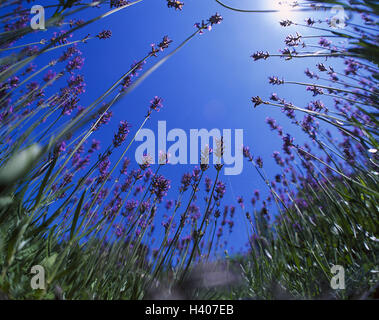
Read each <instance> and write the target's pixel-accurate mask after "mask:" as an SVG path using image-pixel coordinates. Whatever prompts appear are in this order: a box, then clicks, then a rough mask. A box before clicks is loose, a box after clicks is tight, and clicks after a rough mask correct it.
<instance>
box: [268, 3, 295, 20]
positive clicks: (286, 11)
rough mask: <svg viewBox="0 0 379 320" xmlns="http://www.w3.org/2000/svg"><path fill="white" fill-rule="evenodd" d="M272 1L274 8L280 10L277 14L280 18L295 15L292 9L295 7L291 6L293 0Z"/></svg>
mask: <svg viewBox="0 0 379 320" xmlns="http://www.w3.org/2000/svg"><path fill="white" fill-rule="evenodd" d="M272 2H273V5H272V7H273V9H275V10H279V12H278V13H277V15H278V17H279V18H280V19H289V18H290V17H291V16H292V15H293V12H291V9H293V7H292V6H291V4H292V3H293V1H286V0H272Z"/></svg>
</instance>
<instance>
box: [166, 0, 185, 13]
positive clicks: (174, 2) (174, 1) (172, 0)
mask: <svg viewBox="0 0 379 320" xmlns="http://www.w3.org/2000/svg"><path fill="white" fill-rule="evenodd" d="M183 6H184V2H182V1H178V0H167V7H168V8H175V10H180V11H181V10H182V9H183Z"/></svg>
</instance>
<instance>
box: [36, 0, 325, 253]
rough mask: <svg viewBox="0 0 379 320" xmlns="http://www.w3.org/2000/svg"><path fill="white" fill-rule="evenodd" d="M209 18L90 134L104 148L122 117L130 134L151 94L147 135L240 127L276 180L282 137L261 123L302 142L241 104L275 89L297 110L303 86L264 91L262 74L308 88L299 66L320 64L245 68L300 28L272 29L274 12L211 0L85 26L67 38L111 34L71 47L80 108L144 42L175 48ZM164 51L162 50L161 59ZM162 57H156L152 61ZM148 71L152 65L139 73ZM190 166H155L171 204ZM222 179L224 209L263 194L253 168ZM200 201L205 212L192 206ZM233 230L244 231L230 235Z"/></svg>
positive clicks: (159, 3) (262, 109)
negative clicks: (81, 60) (214, 19)
mask: <svg viewBox="0 0 379 320" xmlns="http://www.w3.org/2000/svg"><path fill="white" fill-rule="evenodd" d="M228 4H230V5H235V6H238V7H240V8H264V7H266V8H268V7H269V1H267V0H254V1H248V0H240V1H231V0H230V1H229V2H228ZM103 11H104V10H103V9H96V8H95V9H90V10H87V12H86V13H84V14H83V15H84V16H82V17H81V18H84V19H85V18H86V17H89V16H91V17H93V16H94V15H97V14H99V13H100V12H103ZM216 12H218V13H220V14H221V15H222V16H223V17H224V21H223V22H222V23H221V24H220V25H216V26H214V27H213V30H212V31H211V32H205V33H204V34H203V35H201V36H197V37H196V38H195V39H193V40H191V41H190V43H188V44H187V45H186V46H185V47H184V48H182V49H181V50H180V51H179V52H178V53H176V54H175V55H174V56H173V57H172V58H170V59H169V60H168V61H167V62H166V63H165V64H164V65H163V66H162V67H160V68H159V69H158V70H157V71H156V72H154V73H153V74H152V75H151V76H150V77H148V78H147V79H146V80H145V81H144V82H143V83H142V84H141V85H140V86H139V87H138V88H137V89H136V90H134V91H133V92H132V93H130V94H129V95H127V96H126V97H125V98H123V100H122V101H121V102H120V103H118V104H117V105H116V106H115V108H114V109H113V114H114V117H113V119H112V121H111V123H110V124H109V125H108V126H106V127H103V129H102V130H101V132H98V133H95V135H94V136H93V138H96V139H98V140H102V141H108V143H110V142H111V140H112V138H113V135H114V132H115V131H116V130H117V126H118V123H119V121H120V120H127V121H128V122H130V123H131V124H132V125H133V129H134V130H135V129H136V128H138V127H139V125H140V123H141V122H142V120H143V118H144V116H145V114H146V110H147V107H148V105H149V101H150V100H151V99H152V98H153V97H154V96H160V97H162V98H163V99H164V103H163V104H164V108H163V109H162V110H161V111H160V112H159V113H156V114H154V115H153V117H152V119H151V120H150V121H149V122H148V124H147V125H146V128H150V129H152V130H154V131H156V127H157V121H158V120H165V121H167V129H168V130H170V129H173V128H181V129H183V130H185V131H186V132H187V133H189V130H190V129H201V128H205V129H208V130H210V129H212V128H218V129H220V130H222V129H224V128H230V129H244V144H245V145H248V146H249V147H250V149H251V150H252V153H253V154H254V155H255V156H258V155H260V156H262V157H263V159H264V163H265V170H266V172H268V173H269V174H270V176H271V178H272V177H273V176H274V175H275V174H276V173H278V167H277V166H276V165H275V163H274V161H273V159H272V157H271V155H272V153H273V151H275V150H278V151H281V140H280V139H279V137H278V136H277V134H275V133H273V132H271V131H270V129H269V127H268V126H267V124H266V123H265V119H266V117H268V116H269V117H272V118H275V119H276V120H277V121H278V123H279V124H280V125H281V126H282V127H284V128H289V127H291V128H292V129H291V130H288V131H289V132H290V133H292V134H293V135H294V136H295V139H296V142H298V143H301V141H304V140H303V135H302V134H301V133H300V132H299V130H295V129H294V128H293V126H290V122H289V120H288V119H287V118H286V117H285V116H284V115H283V114H282V113H281V111H280V110H276V109H275V108H274V107H270V106H259V107H258V108H256V109H254V108H253V104H252V103H251V101H250V99H251V97H252V96H256V95H259V96H261V97H262V98H264V99H268V98H269V96H270V95H271V93H272V92H277V93H278V95H279V96H284V97H285V98H286V99H287V100H289V101H293V102H294V103H295V105H298V106H301V107H305V106H306V104H307V103H308V102H309V101H311V100H312V96H311V94H310V93H307V92H306V91H305V87H304V88H302V87H298V86H285V87H272V86H271V85H269V84H268V77H269V76H272V75H275V76H279V77H282V76H284V77H285V78H286V79H288V80H296V81H302V80H303V81H305V82H309V81H310V80H309V79H308V78H306V76H305V75H304V70H305V69H306V68H307V67H310V68H311V69H313V70H314V69H315V65H316V63H317V62H320V61H322V60H320V59H312V60H311V59H307V60H297V61H295V60H294V61H290V62H284V61H283V60H282V59H279V58H272V59H269V60H267V61H263V60H261V61H256V62H254V61H253V60H252V59H251V58H250V55H251V54H252V53H254V52H256V51H258V50H263V51H269V52H271V53H278V50H279V49H282V48H284V47H285V45H284V42H283V40H284V38H285V36H286V35H288V34H289V33H295V30H299V29H294V28H282V27H280V26H279V23H278V21H279V20H281V19H282V18H283V16H282V15H281V14H247V13H237V12H232V11H228V10H226V9H224V8H222V7H220V5H218V4H217V3H216V2H215V1H213V0H187V1H185V6H184V8H183V11H175V10H173V9H168V8H167V5H166V1H164V0H144V1H142V2H141V3H139V4H137V5H134V6H132V7H130V8H127V9H126V10H122V11H120V12H118V13H116V14H114V15H112V16H110V17H108V18H106V19H102V20H100V21H98V22H96V23H94V24H92V25H90V26H89V27H86V28H85V29H84V30H83V31H81V32H80V34H78V33H76V34H75V36H74V37H73V40H75V39H80V36H81V35H86V34H88V33H90V34H91V35H95V34H97V33H98V32H100V31H102V30H104V29H110V30H111V31H112V37H111V38H110V39H108V40H97V39H95V40H91V41H89V42H88V43H87V44H84V45H83V44H80V45H79V47H80V50H81V51H82V52H83V55H84V57H85V58H86V60H85V65H84V67H83V69H82V72H81V73H82V74H84V75H85V79H86V82H87V87H86V93H85V94H84V95H83V96H82V98H81V104H82V105H83V106H86V105H89V104H90V103H91V102H92V101H93V100H94V99H95V98H97V97H98V96H99V95H100V94H101V93H102V92H104V91H105V90H106V89H107V88H108V87H109V86H110V85H111V84H112V83H113V82H115V81H116V80H117V79H118V78H119V77H120V76H121V75H122V74H123V73H125V72H126V71H127V70H128V69H129V67H130V65H131V64H132V63H133V62H134V61H137V60H139V59H141V58H142V57H143V56H145V54H146V53H147V52H148V51H149V50H150V44H151V43H159V42H160V41H161V39H162V38H163V36H165V35H168V36H169V37H170V39H172V40H173V41H174V42H173V43H172V44H171V47H170V48H169V51H170V50H173V49H174V48H175V47H176V46H177V45H179V44H180V43H181V42H182V41H183V40H184V39H185V38H187V37H188V36H189V35H190V34H191V33H193V32H194V30H195V28H194V26H193V25H194V23H195V22H201V20H202V19H204V20H206V19H208V18H209V17H210V16H211V15H213V14H214V13H216ZM51 13H52V11H47V16H49V15H50V14H51ZM307 17H308V14H307V13H301V14H300V13H296V14H291V16H289V17H288V18H290V19H293V20H294V21H297V22H303V21H304V19H305V18H307ZM299 31H300V32H301V33H304V35H305V34H306V35H310V34H312V35H315V34H318V33H317V32H314V31H310V30H301V29H300V30H299ZM41 37H43V33H42V32H40V33H37V34H34V35H33V36H32V37H31V39H32V38H36V39H40V38H41ZM167 53H168V51H166V52H165V53H163V55H164V54H167ZM163 55H162V54H160V56H159V57H163ZM155 59H159V58H155ZM46 61H48V60H45V58H40V59H38V60H37V63H38V64H40V63H41V64H40V65H42V64H43V62H46ZM153 61H154V60H153ZM155 61H158V60H155ZM149 66H151V62H150V63H149V64H147V65H146V67H145V69H144V70H146V69H147V68H148V67H149ZM62 67H63V66H62ZM132 133H134V131H133V130H132ZM105 145H106V144H105V143H103V146H105ZM137 146H138V143H135V144H134V145H133V147H134V148H132V149H131V150H130V151H131V152H129V153H128V157H129V158H132V159H133V158H134V149H135V147H137ZM192 168H193V166H180V165H177V166H167V167H164V168H163V170H162V172H161V173H163V174H165V175H167V176H168V178H169V179H171V180H172V188H171V191H170V193H169V195H168V197H167V199H175V195H176V194H177V189H178V187H179V183H180V178H181V175H182V174H183V173H184V172H186V171H190V170H192ZM213 171H214V170H213ZM210 176H213V173H212V174H210ZM221 180H223V181H225V182H226V184H227V189H228V191H227V195H226V197H225V198H224V202H223V203H225V204H228V205H235V206H236V207H238V205H237V202H236V197H237V196H239V195H242V196H243V197H244V199H245V202H246V204H247V206H249V205H250V198H251V196H252V194H253V191H254V190H255V189H261V190H262V192H263V190H266V187H265V185H264V183H263V181H262V180H261V179H260V178H259V176H258V175H257V174H256V172H255V170H254V168H252V167H251V166H249V164H248V163H246V162H245V163H244V171H243V173H242V174H241V175H238V176H229V177H224V176H222V177H221ZM199 204H201V208H202V209H203V210H204V208H203V207H204V203H203V202H202V201H201V199H199ZM235 219H236V220H235V230H234V233H233V234H232V237H231V240H230V241H229V243H230V244H234V247H235V249H239V248H240V247H241V246H243V245H244V243H245V241H246V233H245V228H244V227H243V225H244V222H243V221H244V219H245V218H244V216H243V214H242V212H241V211H237V214H236V215H235ZM241 228H243V232H239V230H240V229H241Z"/></svg>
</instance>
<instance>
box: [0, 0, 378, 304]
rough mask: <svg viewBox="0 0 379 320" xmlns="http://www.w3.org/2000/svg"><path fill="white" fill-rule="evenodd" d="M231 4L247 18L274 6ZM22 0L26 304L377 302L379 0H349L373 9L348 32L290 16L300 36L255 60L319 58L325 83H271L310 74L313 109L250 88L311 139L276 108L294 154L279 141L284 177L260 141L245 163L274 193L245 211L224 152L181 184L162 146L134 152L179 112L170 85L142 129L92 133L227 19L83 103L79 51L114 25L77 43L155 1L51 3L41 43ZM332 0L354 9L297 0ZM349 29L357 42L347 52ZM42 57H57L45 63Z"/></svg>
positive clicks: (177, 6) (11, 256)
mask: <svg viewBox="0 0 379 320" xmlns="http://www.w3.org/2000/svg"><path fill="white" fill-rule="evenodd" d="M26 2H27V3H29V2H30V1H26ZM216 2H217V3H219V4H220V5H221V6H222V7H224V9H227V10H231V11H239V12H246V13H256V12H258V10H250V9H247V10H245V9H236V8H233V7H231V6H229V5H226V4H224V3H222V2H221V1H219V0H216ZM24 3H25V1H11V0H8V1H4V2H3V3H2V4H1V8H2V9H6V11H3V14H2V16H1V19H2V25H3V30H4V31H3V32H2V33H1V34H0V43H1V45H0V52H1V53H2V54H3V53H4V56H2V57H1V58H0V65H1V69H0V121H1V127H0V130H1V146H0V155H1V156H0V161H1V168H0V291H1V294H2V295H4V296H6V297H7V298H10V299H28V298H32V299H53V298H58V299H143V298H163V297H166V298H183V299H184V298H203V299H204V298H225V299H240V298H245V299H246V298H254V299H256V298H258V299H259V298H260V299H262V298H265V299H275V298H283V297H284V298H300V299H304V298H359V297H363V298H372V297H377V295H378V289H377V288H378V284H377V283H378V277H377V275H378V241H379V240H378V226H379V223H378V222H379V221H378V202H377V200H378V195H379V190H378V187H377V186H378V173H377V166H378V165H377V161H378V142H377V134H378V132H377V118H376V116H377V108H378V99H377V98H378V90H377V86H376V85H377V82H378V60H377V53H378V52H377V51H378V49H377V31H378V30H377V21H376V19H377V16H378V7H377V5H375V4H374V3H373V2H371V1H354V2H349V3H342V5H343V7H344V8H345V9H346V11H347V12H350V13H351V14H352V15H354V16H360V17H361V19H362V20H361V21H360V22H359V23H350V20H346V21H345V23H346V26H345V28H344V29H338V30H336V29H332V28H331V24H332V22H331V21H330V20H322V19H313V18H312V17H310V18H308V19H307V20H306V21H305V22H299V21H291V20H283V21H281V22H280V25H281V26H282V27H283V28H291V29H294V32H295V33H292V34H290V35H288V37H286V39H285V45H286V47H285V48H284V49H282V50H281V51H280V54H272V53H269V52H266V51H259V52H256V53H253V54H252V56H251V58H252V60H254V61H257V60H268V59H275V58H280V59H283V60H285V61H286V63H290V62H291V60H294V59H307V58H313V59H312V61H314V58H318V59H320V60H319V62H318V63H317V64H314V65H312V66H311V65H310V66H309V67H308V68H307V69H306V70H305V74H306V75H307V77H308V78H309V83H308V82H307V83H304V82H300V81H296V79H291V78H289V79H287V77H289V76H287V75H283V77H282V75H269V78H268V82H269V84H271V85H275V86H278V88H279V87H281V86H286V85H294V86H298V88H299V90H305V91H306V92H309V94H311V95H312V98H311V100H310V102H309V104H308V105H306V106H303V105H301V104H300V105H299V104H297V103H296V102H295V101H287V99H286V98H284V97H282V96H281V97H279V95H278V94H277V93H273V94H272V95H271V97H269V98H267V99H265V98H263V97H261V96H259V95H257V96H254V97H253V98H252V99H251V101H252V103H253V105H254V107H256V108H266V107H275V108H280V109H281V110H282V112H283V113H284V114H285V115H286V116H287V117H288V118H289V119H291V123H292V124H293V125H294V127H299V128H300V129H301V130H302V131H303V132H304V133H305V134H306V135H307V137H308V140H309V143H305V144H304V145H299V144H297V143H296V140H295V139H294V136H293V134H292V133H291V128H282V127H281V126H280V125H279V124H278V123H277V121H276V120H275V119H273V118H272V117H268V118H267V124H268V125H269V126H270V128H271V129H272V131H274V132H275V133H277V134H278V136H279V138H280V139H281V140H282V142H283V148H282V149H283V150H282V154H281V153H280V152H279V151H273V157H274V159H275V161H276V163H277V164H278V172H276V173H272V172H266V171H265V167H264V163H263V160H262V158H261V157H260V156H258V155H255V154H253V152H252V151H250V147H249V146H244V147H243V154H244V157H245V158H246V161H247V162H248V163H249V164H250V165H252V166H253V167H254V168H255V170H256V171H257V173H258V174H259V176H260V177H261V178H262V180H263V181H264V182H265V184H266V185H267V188H268V196H267V197H266V196H264V194H265V191H263V190H255V191H254V194H253V196H252V198H251V204H247V203H245V202H244V196H243V195H242V196H240V197H239V198H238V204H239V205H240V208H235V207H234V206H232V205H228V204H225V203H223V200H224V197H225V194H226V192H227V188H226V184H225V182H224V179H223V177H222V173H221V169H222V168H223V164H222V162H221V161H220V162H219V163H218V164H216V165H210V164H209V162H207V161H201V165H200V166H198V167H194V168H192V169H191V170H190V171H189V172H188V173H186V174H184V175H183V176H182V178H181V181H180V185H179V186H175V185H173V183H172V181H171V177H170V176H169V169H168V166H167V165H166V164H167V162H168V161H169V157H168V155H167V154H161V155H160V161H159V164H157V165H153V164H152V163H151V158H150V156H151V155H148V154H145V156H144V161H143V163H142V164H139V165H133V162H132V161H131V160H130V155H129V154H128V151H130V148H131V146H132V144H133V142H134V141H135V140H136V137H137V135H138V133H139V132H140V131H141V130H142V128H143V127H144V126H145V125H146V123H148V121H149V120H151V119H152V118H153V117H154V116H155V113H156V112H158V111H159V110H160V109H161V108H163V105H164V100H163V99H162V98H161V97H159V96H156V97H153V98H152V99H151V98H150V99H151V100H150V102H149V100H146V102H147V103H146V106H141V107H142V108H146V109H147V111H146V114H145V117H144V118H143V119H141V122H140V123H137V124H134V123H130V121H128V119H124V120H122V121H121V122H120V123H119V124H118V126H117V129H116V131H115V132H114V135H113V140H112V141H98V140H96V139H95V138H93V136H94V133H95V132H99V131H101V130H104V129H105V127H106V126H108V124H109V123H110V122H111V121H112V117H113V112H114V109H115V107H116V106H117V103H119V102H120V101H121V99H122V98H124V97H125V96H126V95H128V94H129V93H130V92H132V91H133V90H134V89H136V88H137V87H138V85H139V84H140V83H142V81H144V80H145V79H146V78H147V77H148V76H149V75H150V74H152V73H153V72H154V71H155V70H156V69H157V68H158V67H160V66H161V65H162V64H163V63H165V62H166V61H167V60H168V59H169V58H170V57H172V56H173V55H174V54H175V53H176V52H178V50H179V49H181V48H183V47H184V46H185V45H186V44H187V43H189V42H190V41H191V40H192V39H193V38H195V37H197V36H198V35H200V34H202V33H204V32H205V31H207V30H208V31H210V30H211V29H212V27H214V26H216V25H218V24H220V23H221V22H222V20H223V18H222V16H221V15H220V14H218V13H216V14H214V15H213V16H211V17H210V18H209V19H207V20H202V22H201V23H195V28H194V32H193V33H192V34H191V35H189V36H188V38H187V39H185V40H184V41H183V42H181V43H180V44H179V45H178V46H177V47H176V48H175V49H173V50H172V51H171V52H169V53H167V54H166V52H167V51H169V50H171V47H172V45H173V43H176V41H175V42H174V41H173V40H171V39H170V38H169V36H166V35H164V36H163V37H162V38H161V40H160V41H158V42H157V43H156V44H153V45H151V47H150V48H149V50H146V53H145V55H141V56H140V57H136V61H135V62H132V61H131V62H130V63H131V64H130V68H129V69H128V70H124V71H122V72H120V74H119V75H118V80H117V81H116V82H114V83H113V84H111V85H109V87H108V88H107V89H106V90H105V91H104V92H102V93H100V94H99V96H98V97H97V98H96V99H95V100H94V101H93V102H92V103H91V104H89V105H87V106H83V105H82V104H81V97H82V95H83V93H84V92H85V90H86V80H85V75H83V74H82V73H81V69H82V67H83V65H84V64H85V57H84V55H83V54H82V51H81V46H85V45H86V44H87V43H88V42H89V41H93V42H94V41H98V42H100V41H107V39H109V38H110V37H112V32H111V30H108V29H102V30H101V31H99V32H98V34H96V35H87V36H85V37H82V38H77V36H76V35H77V34H78V31H79V30H81V29H83V28H85V27H86V26H88V25H89V24H91V23H94V22H96V21H99V20H102V19H106V18H107V17H109V16H110V15H113V14H117V12H119V11H121V10H128V8H130V7H132V6H134V5H142V0H137V1H123V0H122V1H121V0H119V1H113V0H111V1H102V0H100V1H96V2H88V3H81V2H80V1H71V0H68V1H60V2H59V4H57V5H51V6H46V8H48V7H52V8H54V9H55V13H54V14H53V16H52V17H51V18H50V19H48V20H47V21H46V29H47V33H46V34H44V39H41V40H40V41H38V42H32V43H24V42H23V40H24V39H25V38H26V37H27V36H28V35H29V34H31V33H32V32H33V30H32V29H31V28H30V26H29V20H28V9H26V7H24V6H23V4H24ZM333 4H340V5H341V3H340V2H335V1H317V3H316V2H314V1H307V2H306V3H304V4H295V5H294V7H293V10H301V11H307V12H310V14H311V15H312V14H313V13H317V10H327V9H330V8H331V7H332V6H333ZM94 7H96V8H100V9H104V10H106V11H105V13H102V14H100V15H98V16H95V17H94V18H90V19H89V20H87V21H84V20H81V19H78V18H77V14H78V13H79V12H82V11H83V10H88V11H90V10H92V9H93V8H94ZM167 7H168V9H171V10H176V11H181V10H184V8H185V7H184V3H183V2H182V1H171V0H167ZM267 11H269V12H270V11H275V10H271V9H270V10H266V12H267ZM299 28H303V29H302V30H306V32H307V33H306V35H302V34H300V31H299ZM318 31H322V32H323V35H322V37H320V36H319V33H317V32H318ZM313 33H317V34H316V35H314V34H313ZM337 39H338V40H340V39H343V40H345V45H344V46H341V45H340V44H339V43H337V42H336V40H337ZM38 57H48V59H49V61H50V62H49V63H48V64H46V65H44V66H37V65H36V64H34V63H36V60H37V58H38ZM156 60H157V61H156ZM333 63H335V64H336V66H334V65H333ZM149 65H150V66H149ZM341 65H344V66H345V67H344V69H342V70H341ZM146 66H149V67H148V68H146ZM145 69H146V70H145ZM256 94H259V93H254V95H256ZM316 97H317V98H316ZM267 109H268V114H269V108H267ZM302 116H303V118H301V117H302ZM251 150H254V148H253V147H252V148H251ZM210 153H214V155H215V156H216V157H217V158H219V159H220V160H221V159H222V156H223V153H224V145H223V139H222V138H221V140H220V141H218V142H217V145H216V146H215V150H211V149H207V150H204V151H203V153H202V160H204V159H208V158H209V154H210ZM170 188H175V189H177V190H178V192H177V199H174V200H172V199H168V198H167V193H168V191H169V190H170ZM252 188H253V190H254V189H255V186H252ZM238 211H242V213H243V214H244V216H245V217H246V227H247V228H246V233H247V238H248V239H249V240H248V250H247V252H246V253H244V254H241V255H240V256H229V255H228V254H227V251H225V252H226V254H225V255H224V258H222V260H221V261H219V259H221V258H219V255H218V256H216V258H213V257H214V255H213V253H214V252H220V251H223V250H225V249H226V248H227V237H228V234H229V233H231V232H232V231H233V227H234V215H235V214H240V213H239V212H238ZM274 216H275V218H276V219H275V220H274V221H273V217H274ZM158 217H159V219H157V218H158ZM157 221H159V222H160V223H157ZM157 230H158V233H157V232H156V231H157ZM199 262H201V263H200V264H199ZM35 265H42V266H43V267H44V268H45V270H46V286H45V287H44V288H43V289H38V290H31V289H30V277H29V275H30V269H31V268H32V267H33V266H35ZM332 265H342V266H344V267H345V269H346V279H347V282H348V283H347V285H346V289H344V290H339V291H334V290H331V288H330V286H329V283H330V279H331V277H332V276H333V274H332V273H331V266H332ZM204 284H206V285H204Z"/></svg>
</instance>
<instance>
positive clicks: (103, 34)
mask: <svg viewBox="0 0 379 320" xmlns="http://www.w3.org/2000/svg"><path fill="white" fill-rule="evenodd" d="M111 36H112V31H111V30H104V31H101V32H100V33H99V34H98V35H96V37H98V38H99V39H109V38H110V37H111Z"/></svg>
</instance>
